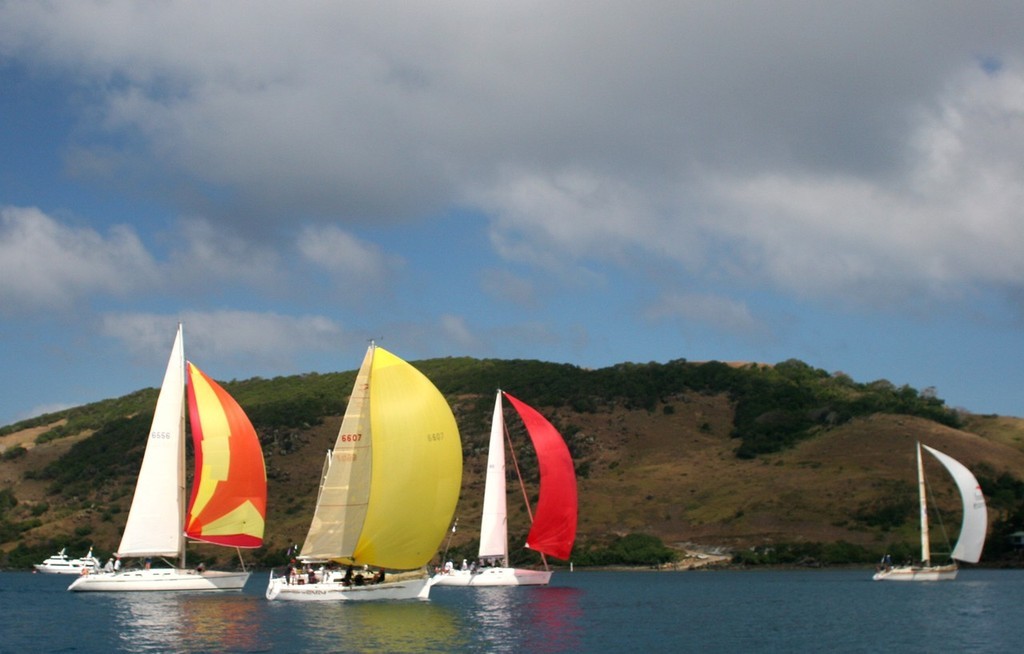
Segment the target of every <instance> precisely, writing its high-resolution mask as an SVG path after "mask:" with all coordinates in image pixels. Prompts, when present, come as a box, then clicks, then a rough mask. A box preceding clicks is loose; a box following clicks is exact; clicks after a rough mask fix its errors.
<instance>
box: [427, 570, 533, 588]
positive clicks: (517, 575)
mask: <svg viewBox="0 0 1024 654" xmlns="http://www.w3.org/2000/svg"><path fill="white" fill-rule="evenodd" d="M433 581H434V584H435V585H437V586H547V585H548V583H549V582H550V581H551V571H550V570H523V569H519V568H479V569H477V570H472V571H470V570H452V571H451V572H439V573H437V574H436V575H434V578H433Z"/></svg>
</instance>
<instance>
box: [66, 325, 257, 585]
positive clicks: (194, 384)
mask: <svg viewBox="0 0 1024 654" xmlns="http://www.w3.org/2000/svg"><path fill="white" fill-rule="evenodd" d="M185 377H186V362H185V358H184V348H183V345H182V329H181V325H179V326H178V334H177V336H176V337H175V339H174V346H173V347H172V349H171V356H170V360H169V361H168V362H167V371H166V373H165V374H164V381H163V385H162V386H161V388H160V395H159V397H158V399H157V403H156V410H155V412H154V415H153V424H152V428H151V429H150V432H149V437H148V439H147V441H146V452H145V454H144V455H143V458H142V467H141V469H140V471H139V478H138V481H137V482H136V486H135V496H134V498H133V499H132V506H131V509H130V510H129V512H128V521H127V523H126V524H125V528H124V533H123V534H122V536H121V544H120V545H119V546H118V548H117V555H118V556H119V557H121V558H128V557H137V558H142V557H145V558H147V559H149V558H151V557H171V558H173V559H177V565H174V564H171V565H172V566H173V567H150V566H149V565H148V563H147V566H146V567H145V568H140V569H124V570H118V571H117V572H113V573H99V574H89V575H83V576H81V577H79V578H78V579H76V580H75V581H74V583H72V584H71V586H69V587H68V590H72V591H163V590H241V589H242V587H243V586H244V585H245V582H246V580H247V579H248V578H249V573H248V572H244V571H243V572H219V571H212V570H193V569H187V568H186V563H185V538H186V537H188V538H190V539H193V540H197V541H203V542H207V543H214V544H217V545H224V546H229V547H235V548H243V547H244V548H254V547H259V546H260V545H261V544H262V543H263V528H264V516H265V515H266V505H267V476H266V469H265V468H264V463H263V451H262V450H261V448H260V442H259V438H258V437H257V436H256V431H255V430H254V429H253V427H252V424H251V423H250V422H249V419H248V417H246V415H245V412H243V411H242V409H241V407H239V406H238V403H237V402H235V400H234V399H233V398H232V397H231V396H230V395H228V393H227V392H226V391H225V390H224V389H223V388H221V387H220V386H219V385H217V383H216V382H214V381H213V380H212V379H210V378H209V377H207V376H206V375H205V374H204V373H203V372H202V371H201V370H199V368H197V367H196V366H195V365H193V364H192V363H188V364H187V386H188V388H187V394H188V408H189V418H190V421H191V425H192V440H193V444H194V445H195V477H194V480H193V488H192V495H191V499H190V502H189V505H188V512H187V516H186V512H185V397H186V379H185Z"/></svg>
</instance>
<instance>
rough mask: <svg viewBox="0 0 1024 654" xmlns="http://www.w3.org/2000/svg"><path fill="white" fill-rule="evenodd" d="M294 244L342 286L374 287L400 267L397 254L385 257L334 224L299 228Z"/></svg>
mask: <svg viewBox="0 0 1024 654" xmlns="http://www.w3.org/2000/svg"><path fill="white" fill-rule="evenodd" d="M296 247H297V248H298V250H299V253H300V254H301V255H302V257H303V258H304V259H305V260H307V261H309V262H311V263H313V264H316V265H317V266H319V267H320V268H323V269H324V270H327V271H329V272H331V273H332V274H334V275H335V276H336V278H337V280H338V282H339V283H342V284H345V285H351V286H366V285H370V286H372V287H376V286H379V285H380V284H381V282H382V281H383V280H385V279H387V278H388V277H390V275H391V271H393V270H394V269H396V268H399V267H401V266H402V261H401V259H400V258H399V257H397V256H387V255H385V254H384V253H383V252H382V251H381V249H380V248H379V247H377V246H376V245H374V244H372V243H367V242H366V241H362V240H360V239H358V238H356V237H355V236H352V235H351V234H349V233H347V232H345V231H343V230H341V229H339V228H337V227H335V226H326V227H315V226H307V227H305V228H303V229H302V230H301V231H300V232H299V235H298V237H297V238H296Z"/></svg>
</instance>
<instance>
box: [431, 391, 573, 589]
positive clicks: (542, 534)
mask: <svg viewBox="0 0 1024 654" xmlns="http://www.w3.org/2000/svg"><path fill="white" fill-rule="evenodd" d="M502 396H504V397H505V398H506V399H507V400H508V401H509V403H510V404H511V405H512V407H513V408H514V409H515V410H516V413H518V414H519V417H520V418H521V419H522V421H523V424H524V425H525V426H526V431H527V434H528V435H529V437H530V440H531V442H532V443H533V447H534V450H535V451H536V454H537V463H538V467H539V468H540V491H539V499H538V501H537V510H536V512H532V511H531V512H530V518H531V520H532V525H531V527H530V533H529V535H528V536H527V539H526V547H528V548H529V549H532V550H535V551H537V552H540V554H541V560H542V562H543V564H544V569H543V570H531V569H524V568H514V567H510V566H509V560H508V509H507V506H506V488H505V486H506V470H505V442H506V441H508V442H509V447H511V440H510V439H509V438H508V427H507V425H506V423H505V416H504V411H503V409H502ZM513 461H515V457H514V455H513ZM516 475H517V477H519V486H520V488H524V487H523V480H522V476H521V475H520V474H519V469H518V466H516ZM523 499H524V501H526V500H527V498H526V492H525V490H524V491H523ZM526 508H527V511H530V503H529V501H526ZM576 521H577V493H576V472H575V469H574V466H573V462H572V457H571V455H570V454H569V448H568V447H567V446H566V444H565V441H564V440H563V439H562V436H561V435H560V434H559V433H558V430H556V429H555V427H554V426H553V425H552V424H551V423H550V422H549V421H548V420H547V419H546V418H544V416H542V415H541V414H540V413H538V412H537V410H536V409H534V408H533V407H531V406H530V405H528V404H526V403H525V402H523V401H521V400H518V399H516V398H515V397H513V396H511V395H509V394H508V393H505V392H503V391H501V390H499V391H498V393H497V397H495V400H494V413H493V415H492V418H491V436H490V443H489V445H488V450H487V478H486V481H485V485H484V506H483V514H482V516H481V521H480V548H479V550H478V554H479V561H480V564H479V565H474V566H472V567H470V568H467V569H464V570H463V569H456V568H454V567H449V566H448V565H447V564H446V565H445V567H444V568H442V570H441V571H440V572H438V573H437V574H436V575H435V576H434V580H435V583H436V584H437V585H438V586H544V585H547V584H548V582H550V581H551V569H550V568H549V566H548V562H547V558H546V556H545V555H547V556H553V557H555V558H558V559H568V558H569V555H570V553H571V552H572V546H573V542H574V541H575V540H576ZM491 562H493V563H494V564H493V565H492V564H490V563H491Z"/></svg>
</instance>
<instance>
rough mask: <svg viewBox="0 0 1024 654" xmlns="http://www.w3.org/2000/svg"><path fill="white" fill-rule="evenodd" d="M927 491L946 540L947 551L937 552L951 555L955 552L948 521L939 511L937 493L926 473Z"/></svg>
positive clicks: (930, 504)
mask: <svg viewBox="0 0 1024 654" xmlns="http://www.w3.org/2000/svg"><path fill="white" fill-rule="evenodd" d="M924 488H925V492H926V493H927V494H928V506H929V507H931V510H932V514H933V515H934V516H935V517H936V518H937V519H938V521H939V531H941V532H942V539H943V540H944V541H945V542H946V551H945V552H937V554H945V555H947V556H948V555H950V554H951V553H952V552H953V547H952V545H951V543H950V542H949V533H948V532H947V531H946V523H945V522H944V521H943V520H942V511H939V505H938V503H937V502H936V501H935V495H934V493H932V485H931V484H930V483H929V482H928V476H927V475H925V479H924Z"/></svg>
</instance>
